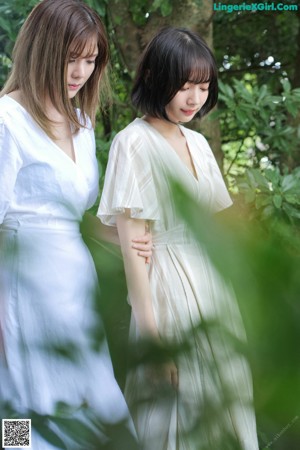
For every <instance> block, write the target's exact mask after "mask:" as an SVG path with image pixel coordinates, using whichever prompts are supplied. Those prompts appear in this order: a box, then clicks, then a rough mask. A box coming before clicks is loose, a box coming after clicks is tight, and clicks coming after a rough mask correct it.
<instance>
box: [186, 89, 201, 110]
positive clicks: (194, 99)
mask: <svg viewBox="0 0 300 450" xmlns="http://www.w3.org/2000/svg"><path fill="white" fill-rule="evenodd" d="M201 94H202V91H201V90H200V89H199V87H198V86H197V85H195V86H193V88H192V89H189V98H188V104H189V105H190V106H197V105H200V104H201V103H202V97H201Z"/></svg>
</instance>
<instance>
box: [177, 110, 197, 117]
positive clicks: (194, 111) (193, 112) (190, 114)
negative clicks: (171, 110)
mask: <svg viewBox="0 0 300 450" xmlns="http://www.w3.org/2000/svg"><path fill="white" fill-rule="evenodd" d="M181 112H183V114H184V115H186V116H192V115H193V114H196V112H197V109H182V110H181Z"/></svg>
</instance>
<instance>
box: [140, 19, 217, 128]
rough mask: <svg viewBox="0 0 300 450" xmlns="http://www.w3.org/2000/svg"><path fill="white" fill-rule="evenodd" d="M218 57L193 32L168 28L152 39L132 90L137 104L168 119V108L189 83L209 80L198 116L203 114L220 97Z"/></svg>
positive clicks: (146, 110) (144, 110)
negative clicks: (203, 102)
mask: <svg viewBox="0 0 300 450" xmlns="http://www.w3.org/2000/svg"><path fill="white" fill-rule="evenodd" d="M217 75H218V74H217V67H216V63H215V59H214V56H213V54H212V52H211V50H210V49H209V47H208V46H207V44H206V43H205V42H204V41H203V39H202V38H201V37H200V36H199V35H198V34H196V33H194V32H193V31H190V30H187V29H185V28H172V27H168V28H164V29H162V30H161V31H160V32H159V33H158V34H157V35H156V36H154V38H153V39H152V40H151V41H150V42H149V44H148V45H147V47H146V49H145V50H144V53H143V55H142V59H141V61H140V65H139V67H138V70H137V74H136V79H135V83H134V86H133V90H132V102H133V105H134V106H135V107H136V108H137V109H139V110H140V111H141V112H142V113H144V114H149V115H151V116H153V117H157V118H160V119H162V118H164V119H167V120H168V117H167V116H166V112H165V107H166V106H167V104H168V103H169V102H170V101H171V100H172V99H173V98H174V97H175V95H176V94H177V92H178V91H179V90H180V89H181V88H182V86H183V85H184V84H185V83H186V82H191V83H194V84H200V83H209V89H208V90H209V94H208V98H207V100H206V102H205V104H204V105H203V106H202V108H201V110H200V111H199V112H198V113H197V114H196V116H195V117H203V116H204V115H205V114H207V113H208V112H209V111H210V110H211V109H212V108H213V107H214V106H215V104H216V102H217V98H218V84H217Z"/></svg>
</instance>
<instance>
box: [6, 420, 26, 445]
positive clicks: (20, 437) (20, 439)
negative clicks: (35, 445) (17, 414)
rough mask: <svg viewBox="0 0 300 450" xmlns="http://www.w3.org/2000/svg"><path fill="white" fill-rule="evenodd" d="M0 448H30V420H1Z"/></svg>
mask: <svg viewBox="0 0 300 450" xmlns="http://www.w3.org/2000/svg"><path fill="white" fill-rule="evenodd" d="M2 447H3V448H14V447H23V448H31V419H3V420H2Z"/></svg>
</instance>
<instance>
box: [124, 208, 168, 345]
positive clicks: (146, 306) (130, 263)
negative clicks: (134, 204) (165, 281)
mask: <svg viewBox="0 0 300 450" xmlns="http://www.w3.org/2000/svg"><path fill="white" fill-rule="evenodd" d="M117 227H118V232H119V238H120V243H121V250H122V255H123V259H124V267H125V274H126V281H127V289H128V294H129V298H130V303H131V306H132V311H133V314H134V317H135V320H136V323H137V326H138V328H139V332H140V334H141V336H142V337H144V338H150V339H155V340H159V333H158V329H157V325H156V321H155V317H154V311H153V307H152V301H151V291H150V284H149V278H148V272H147V267H146V266H145V264H144V263H143V260H142V259H141V258H140V257H139V256H138V253H137V251H136V250H135V249H133V248H132V245H131V241H132V238H133V237H134V236H137V235H141V234H143V233H144V231H145V221H143V220H137V219H131V218H130V216H129V213H128V211H126V212H125V214H121V215H120V216H118V217H117Z"/></svg>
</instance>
